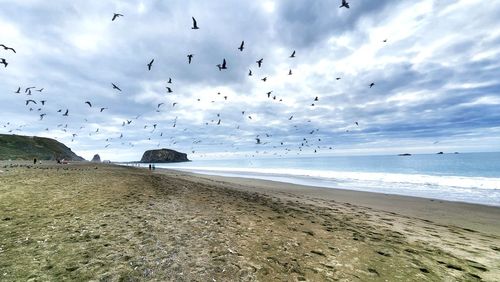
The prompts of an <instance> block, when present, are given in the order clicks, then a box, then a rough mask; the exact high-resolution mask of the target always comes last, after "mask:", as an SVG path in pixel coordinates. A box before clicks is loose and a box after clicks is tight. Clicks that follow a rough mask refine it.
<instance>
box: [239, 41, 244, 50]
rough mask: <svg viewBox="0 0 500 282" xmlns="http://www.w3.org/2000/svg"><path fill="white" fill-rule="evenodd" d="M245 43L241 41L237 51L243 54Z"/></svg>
mask: <svg viewBox="0 0 500 282" xmlns="http://www.w3.org/2000/svg"><path fill="white" fill-rule="evenodd" d="M244 45H245V41H241V45H240V47H238V50H240V51H241V52H243V49H245V46H244Z"/></svg>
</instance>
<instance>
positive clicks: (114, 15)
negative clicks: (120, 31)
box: [111, 13, 123, 22]
mask: <svg viewBox="0 0 500 282" xmlns="http://www.w3.org/2000/svg"><path fill="white" fill-rule="evenodd" d="M119 17H123V15H122V14H117V13H114V14H113V18H112V19H111V21H112V22H114V21H115V20H116V19H117V18H119Z"/></svg>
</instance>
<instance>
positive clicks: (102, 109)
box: [100, 108, 108, 113]
mask: <svg viewBox="0 0 500 282" xmlns="http://www.w3.org/2000/svg"><path fill="white" fill-rule="evenodd" d="M107 109H108V108H101V110H100V113H102V111H104V110H107Z"/></svg>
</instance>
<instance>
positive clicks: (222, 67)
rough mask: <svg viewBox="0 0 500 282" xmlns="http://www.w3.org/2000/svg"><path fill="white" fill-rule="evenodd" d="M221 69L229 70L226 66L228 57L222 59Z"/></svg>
mask: <svg viewBox="0 0 500 282" xmlns="http://www.w3.org/2000/svg"><path fill="white" fill-rule="evenodd" d="M221 69H223V70H227V66H226V59H223V60H222V66H221Z"/></svg>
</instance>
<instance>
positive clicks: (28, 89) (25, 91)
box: [24, 86, 35, 93]
mask: <svg viewBox="0 0 500 282" xmlns="http://www.w3.org/2000/svg"><path fill="white" fill-rule="evenodd" d="M33 88H35V86H31V87H28V88H26V89H25V90H24V93H27V92H28V91H31V89H33Z"/></svg>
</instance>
